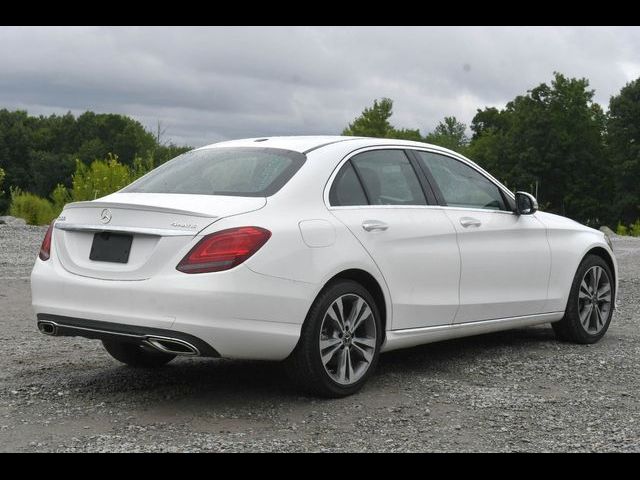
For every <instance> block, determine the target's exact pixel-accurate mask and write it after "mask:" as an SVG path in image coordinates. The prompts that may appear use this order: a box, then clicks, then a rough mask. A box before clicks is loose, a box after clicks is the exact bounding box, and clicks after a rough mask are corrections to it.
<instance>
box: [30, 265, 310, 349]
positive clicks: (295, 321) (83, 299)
mask: <svg viewBox="0 0 640 480" xmlns="http://www.w3.org/2000/svg"><path fill="white" fill-rule="evenodd" d="M31 291H32V303H33V308H34V310H35V313H36V314H37V315H38V318H39V319H42V320H47V319H49V320H50V321H54V322H55V320H51V318H54V317H64V318H65V319H72V320H73V319H75V320H77V322H85V323H86V322H106V323H108V324H112V325H114V324H115V325H116V327H115V329H116V330H118V331H122V327H124V331H125V333H126V331H130V330H131V329H135V333H139V334H147V333H146V332H151V333H154V332H155V333H158V332H156V330H161V331H164V332H170V333H173V334H176V333H178V334H184V335H189V336H191V337H194V338H196V339H199V340H201V341H202V342H204V343H205V344H206V345H208V347H209V348H210V349H211V351H212V352H215V354H217V355H214V354H212V353H211V352H210V353H209V354H208V355H211V356H221V357H227V358H246V359H259V360H283V359H284V358H286V357H287V356H288V355H289V354H290V353H291V352H292V351H293V349H294V348H295V346H296V344H297V342H298V339H299V337H300V330H301V327H302V323H303V321H304V319H305V317H306V314H307V312H308V309H309V308H310V306H311V303H312V302H313V298H314V296H315V294H316V286H315V285H312V284H308V283H303V282H295V281H289V280H285V279H280V278H275V277H269V276H265V275H261V274H257V273H254V272H252V271H251V270H249V269H248V268H246V267H245V266H242V265H240V266H239V267H236V268H234V269H232V270H229V271H227V272H218V273H211V274H200V275H187V274H183V273H181V272H178V271H176V270H172V271H168V272H164V273H161V274H159V275H157V276H155V277H154V278H151V279H148V280H140V281H114V280H99V279H94V278H87V277H82V276H79V275H75V274H72V273H70V272H68V271H66V270H65V269H64V268H63V267H62V265H61V264H60V263H59V262H58V260H57V259H56V257H55V256H53V257H52V258H51V259H50V260H49V261H46V262H43V261H41V260H39V259H38V260H36V264H35V266H34V269H33V272H32V274H31ZM51 316H54V317H51ZM58 320H59V322H57V323H61V324H63V325H66V326H67V327H73V326H75V327H76V328H75V330H73V329H71V330H69V328H67V331H69V332H72V333H74V334H79V332H80V330H79V328H77V327H82V325H80V324H78V323H77V322H76V323H73V322H72V324H69V321H68V320H65V321H62V320H61V319H60V318H58ZM65 322H66V323H65ZM103 326H104V325H103ZM113 329H114V327H111V328H107V330H113ZM99 330H100V329H99ZM81 336H85V337H86V336H88V335H87V334H81ZM164 336H169V335H164ZM174 336H175V335H174ZM89 338H96V337H89ZM199 350H200V349H199ZM202 350H203V351H207V349H206V348H203V349H202Z"/></svg>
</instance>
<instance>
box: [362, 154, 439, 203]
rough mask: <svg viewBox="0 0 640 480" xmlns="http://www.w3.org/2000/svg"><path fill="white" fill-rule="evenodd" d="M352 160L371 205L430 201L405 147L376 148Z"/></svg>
mask: <svg viewBox="0 0 640 480" xmlns="http://www.w3.org/2000/svg"><path fill="white" fill-rule="evenodd" d="M351 162H352V164H353V166H354V168H355V170H356V172H357V174H358V177H359V178H360V180H361V181H362V184H363V185H364V188H365V191H366V194H367V198H368V199H369V204H371V205H426V204H427V200H426V199H425V196H424V192H423V191H422V187H421V186H420V181H419V180H418V177H417V175H416V172H415V170H414V169H413V166H412V165H411V163H410V162H409V159H408V158H407V155H406V154H405V153H404V152H403V151H402V150H372V151H370V152H364V153H360V154H358V155H356V156H354V157H353V158H352V159H351Z"/></svg>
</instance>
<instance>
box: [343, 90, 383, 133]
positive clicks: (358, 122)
mask: <svg viewBox="0 0 640 480" xmlns="http://www.w3.org/2000/svg"><path fill="white" fill-rule="evenodd" d="M391 115H393V100H391V99H390V98H383V99H381V100H380V101H378V100H374V101H373V106H372V107H367V108H365V109H364V110H363V112H362V114H361V115H360V116H359V117H357V118H356V119H355V120H354V121H353V123H350V124H349V126H348V127H347V128H345V129H344V131H343V132H342V134H343V135H348V136H354V137H381V138H387V137H388V135H389V133H390V132H392V131H393V130H394V128H393V127H392V126H391V123H389V118H391Z"/></svg>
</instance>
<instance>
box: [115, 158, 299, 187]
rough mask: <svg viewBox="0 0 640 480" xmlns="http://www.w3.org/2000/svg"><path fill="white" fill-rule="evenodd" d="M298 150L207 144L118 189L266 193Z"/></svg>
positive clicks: (281, 181)
mask: <svg viewBox="0 0 640 480" xmlns="http://www.w3.org/2000/svg"><path fill="white" fill-rule="evenodd" d="M305 159H306V157H305V156H304V155H303V154H301V153H298V152H292V151H289V150H281V149H276V148H255V147H245V148H233V147H229V148H208V149H203V150H193V151H191V152H187V153H185V154H183V155H180V156H178V157H176V158H174V159H173V160H171V161H169V162H167V163H165V164H164V165H162V166H160V167H158V168H156V169H155V170H153V171H151V172H149V173H148V174H147V175H145V176H144V177H142V178H140V179H139V180H137V181H135V182H134V183H132V184H131V185H129V186H128V187H126V188H125V189H123V190H122V192H126V193H184V194H194V195H233V196H238V197H268V196H270V195H273V194H274V193H276V192H277V191H278V190H280V189H281V188H282V187H283V186H284V185H285V184H286V183H287V182H288V181H289V179H290V178H291V177H293V175H294V174H295V173H296V172H297V171H298V169H299V168H300V167H301V166H302V164H303V163H304V161H305Z"/></svg>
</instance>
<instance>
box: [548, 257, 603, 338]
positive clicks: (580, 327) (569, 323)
mask: <svg viewBox="0 0 640 480" xmlns="http://www.w3.org/2000/svg"><path fill="white" fill-rule="evenodd" d="M614 288H615V284H614V281H613V274H612V273H611V268H610V267H609V265H607V262H605V261H604V260H603V259H602V258H601V257H599V256H597V255H587V256H586V257H585V258H584V260H582V263H581V264H580V266H579V267H578V271H577V272H576V275H575V277H574V279H573V284H572V285H571V293H570V295H569V302H568V304H567V310H566V312H565V314H564V317H563V319H562V320H560V321H559V322H556V323H553V324H552V327H553V330H554V332H555V334H556V337H557V338H558V339H559V340H561V341H565V342H574V343H580V344H590V343H596V342H597V341H599V340H600V339H601V338H602V337H604V335H605V333H607V329H608V328H609V324H610V323H611V317H612V316H613V299H614V298H615V297H614V293H615V292H614Z"/></svg>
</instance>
